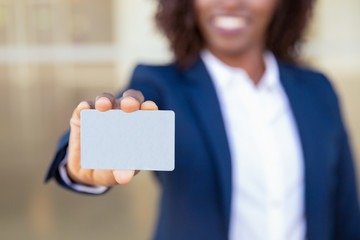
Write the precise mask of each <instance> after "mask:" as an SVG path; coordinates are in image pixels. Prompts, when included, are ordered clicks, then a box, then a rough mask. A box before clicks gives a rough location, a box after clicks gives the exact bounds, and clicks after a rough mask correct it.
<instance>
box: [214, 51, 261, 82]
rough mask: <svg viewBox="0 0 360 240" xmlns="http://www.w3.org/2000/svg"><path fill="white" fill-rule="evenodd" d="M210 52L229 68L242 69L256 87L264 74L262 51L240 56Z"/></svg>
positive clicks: (248, 52) (245, 53)
mask: <svg viewBox="0 0 360 240" xmlns="http://www.w3.org/2000/svg"><path fill="white" fill-rule="evenodd" d="M209 50H210V52H211V53H212V54H213V55H214V56H215V57H217V58H218V59H219V60H221V61H222V62H223V63H225V64H226V65H228V66H230V67H236V68H242V69H244V70H245V71H246V73H247V74H248V75H249V77H250V79H251V80H252V81H253V83H254V84H255V85H257V84H258V83H259V82H260V80H261V78H262V76H263V75H264V72H265V63H264V56H263V50H262V49H261V48H259V49H254V50H248V51H246V52H243V53H241V54H233V55H231V54H221V53H219V52H216V51H213V50H212V49H209Z"/></svg>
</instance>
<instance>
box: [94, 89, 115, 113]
mask: <svg viewBox="0 0 360 240" xmlns="http://www.w3.org/2000/svg"><path fill="white" fill-rule="evenodd" d="M115 107H116V103H115V97H114V95H112V94H111V93H102V94H100V95H99V96H97V97H96V101H95V109H96V110H98V111H100V112H105V111H108V110H110V109H114V108H115Z"/></svg>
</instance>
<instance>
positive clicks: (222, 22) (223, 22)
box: [212, 16, 246, 33]
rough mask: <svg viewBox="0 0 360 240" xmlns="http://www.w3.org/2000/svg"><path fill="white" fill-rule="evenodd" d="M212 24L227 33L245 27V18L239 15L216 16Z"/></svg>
mask: <svg viewBox="0 0 360 240" xmlns="http://www.w3.org/2000/svg"><path fill="white" fill-rule="evenodd" d="M212 24H213V26H214V27H215V28H217V29H218V30H220V31H225V32H228V33H232V32H238V31H241V30H242V29H244V28H245V27H246V19H245V18H244V17H241V16H216V17H214V18H213V21H212Z"/></svg>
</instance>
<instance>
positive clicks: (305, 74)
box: [279, 62, 338, 102]
mask: <svg viewBox="0 0 360 240" xmlns="http://www.w3.org/2000/svg"><path fill="white" fill-rule="evenodd" d="M279 69H280V77H284V76H292V77H293V78H294V79H295V81H296V83H297V84H298V85H299V86H302V87H303V89H304V90H305V91H307V92H309V93H312V94H315V95H317V96H321V98H322V99H326V100H327V101H335V102H337V101H338V100H337V93H336V91H335V89H334V86H333V84H332V82H331V80H329V78H328V77H327V76H326V75H325V74H323V73H321V72H319V71H316V70H314V69H311V68H309V67H305V66H295V65H290V64H285V63H283V62H279ZM284 80H285V81H286V79H284Z"/></svg>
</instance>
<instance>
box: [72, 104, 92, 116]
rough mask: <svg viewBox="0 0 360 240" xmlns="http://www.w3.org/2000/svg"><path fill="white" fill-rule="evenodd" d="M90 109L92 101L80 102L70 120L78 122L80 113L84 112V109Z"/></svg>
mask: <svg viewBox="0 0 360 240" xmlns="http://www.w3.org/2000/svg"><path fill="white" fill-rule="evenodd" d="M92 108H94V102H93V101H82V102H80V103H79V105H78V106H77V107H76V108H75V110H74V112H73V117H72V118H75V119H76V120H80V113H81V111H82V110H84V109H92Z"/></svg>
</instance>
